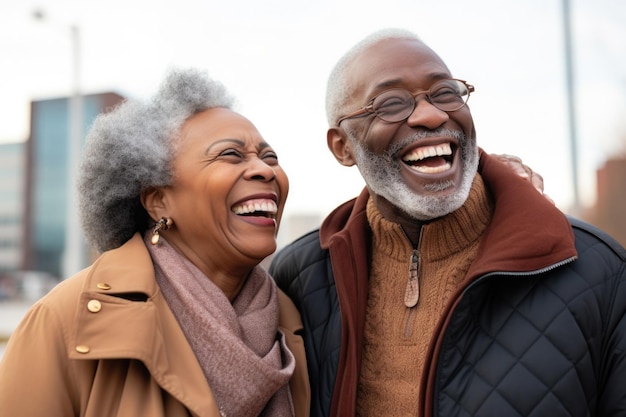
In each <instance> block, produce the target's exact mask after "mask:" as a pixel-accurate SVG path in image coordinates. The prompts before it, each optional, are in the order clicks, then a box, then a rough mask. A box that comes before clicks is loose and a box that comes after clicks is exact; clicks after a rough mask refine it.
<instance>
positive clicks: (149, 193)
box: [140, 187, 168, 222]
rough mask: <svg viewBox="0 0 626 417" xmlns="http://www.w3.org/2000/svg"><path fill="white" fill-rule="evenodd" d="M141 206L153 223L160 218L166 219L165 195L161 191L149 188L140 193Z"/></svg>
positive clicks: (156, 188)
mask: <svg viewBox="0 0 626 417" xmlns="http://www.w3.org/2000/svg"><path fill="white" fill-rule="evenodd" d="M140 199H141V205H142V206H143V207H144V208H145V209H146V211H147V212H148V215H150V218H152V220H154V221H155V222H156V221H158V220H159V219H160V218H161V217H167V216H168V214H167V213H166V204H165V195H164V193H163V189H161V188H158V187H150V188H147V189H145V190H143V191H142V192H141V195H140Z"/></svg>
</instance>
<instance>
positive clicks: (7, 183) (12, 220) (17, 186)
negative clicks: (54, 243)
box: [0, 142, 25, 274]
mask: <svg viewBox="0 0 626 417" xmlns="http://www.w3.org/2000/svg"><path fill="white" fill-rule="evenodd" d="M24 149H25V144H24V143H23V142H17V143H3V144H0V274H1V273H6V272H13V271H17V270H19V269H21V267H22V262H23V259H22V242H23V229H22V221H23V217H24V172H25V153H24Z"/></svg>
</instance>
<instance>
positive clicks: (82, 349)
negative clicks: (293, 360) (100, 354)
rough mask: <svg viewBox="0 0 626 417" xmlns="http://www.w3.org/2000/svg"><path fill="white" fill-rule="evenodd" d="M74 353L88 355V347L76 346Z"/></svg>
mask: <svg viewBox="0 0 626 417" xmlns="http://www.w3.org/2000/svg"><path fill="white" fill-rule="evenodd" d="M75 349H76V352H78V353H89V346H85V345H78V346H76V348H75Z"/></svg>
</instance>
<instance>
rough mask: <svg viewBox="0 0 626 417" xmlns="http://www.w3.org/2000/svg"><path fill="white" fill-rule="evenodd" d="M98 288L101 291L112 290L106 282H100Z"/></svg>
mask: <svg viewBox="0 0 626 417" xmlns="http://www.w3.org/2000/svg"><path fill="white" fill-rule="evenodd" d="M96 287H98V289H99V290H110V289H111V286H110V285H109V284H107V283H106V282H99V283H98V285H96Z"/></svg>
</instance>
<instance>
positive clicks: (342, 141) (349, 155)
mask: <svg viewBox="0 0 626 417" xmlns="http://www.w3.org/2000/svg"><path fill="white" fill-rule="evenodd" d="M326 143H327V145H328V149H330V151H331V152H332V153H333V155H335V159H337V161H339V163H340V164H341V165H344V166H347V167H351V166H353V165H354V164H356V161H355V159H354V156H353V155H354V151H353V149H352V143H351V142H350V139H348V138H347V137H346V134H345V132H344V131H343V129H341V128H338V127H331V128H330V129H328V132H327V133H326Z"/></svg>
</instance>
